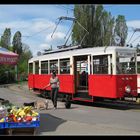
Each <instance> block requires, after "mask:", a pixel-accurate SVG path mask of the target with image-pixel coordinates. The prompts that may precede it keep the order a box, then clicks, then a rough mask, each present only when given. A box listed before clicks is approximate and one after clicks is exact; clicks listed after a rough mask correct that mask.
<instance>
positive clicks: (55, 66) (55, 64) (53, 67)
mask: <svg viewBox="0 0 140 140" xmlns="http://www.w3.org/2000/svg"><path fill="white" fill-rule="evenodd" d="M53 70H55V71H56V73H57V74H58V60H51V61H50V72H51V73H52V71H53Z"/></svg>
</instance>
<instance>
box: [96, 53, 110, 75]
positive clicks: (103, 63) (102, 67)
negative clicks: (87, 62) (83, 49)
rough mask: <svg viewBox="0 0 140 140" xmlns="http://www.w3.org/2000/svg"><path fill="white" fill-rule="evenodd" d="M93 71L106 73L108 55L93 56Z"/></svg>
mask: <svg viewBox="0 0 140 140" xmlns="http://www.w3.org/2000/svg"><path fill="white" fill-rule="evenodd" d="M93 73H94V74H108V56H107V55H104V56H103V55H102V56H93Z"/></svg>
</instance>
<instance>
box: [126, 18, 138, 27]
mask: <svg viewBox="0 0 140 140" xmlns="http://www.w3.org/2000/svg"><path fill="white" fill-rule="evenodd" d="M127 26H128V27H130V28H140V20H131V21H127Z"/></svg>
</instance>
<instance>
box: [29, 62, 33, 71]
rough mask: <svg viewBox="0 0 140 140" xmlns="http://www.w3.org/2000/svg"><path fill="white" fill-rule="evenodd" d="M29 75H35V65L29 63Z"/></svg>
mask: <svg viewBox="0 0 140 140" xmlns="http://www.w3.org/2000/svg"><path fill="white" fill-rule="evenodd" d="M29 73H33V63H29Z"/></svg>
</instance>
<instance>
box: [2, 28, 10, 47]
mask: <svg viewBox="0 0 140 140" xmlns="http://www.w3.org/2000/svg"><path fill="white" fill-rule="evenodd" d="M10 41H11V29H10V28H6V29H5V30H4V33H3V35H2V36H1V43H0V45H1V46H2V47H3V48H6V49H8V48H9V46H10V44H11V42H10Z"/></svg>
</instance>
